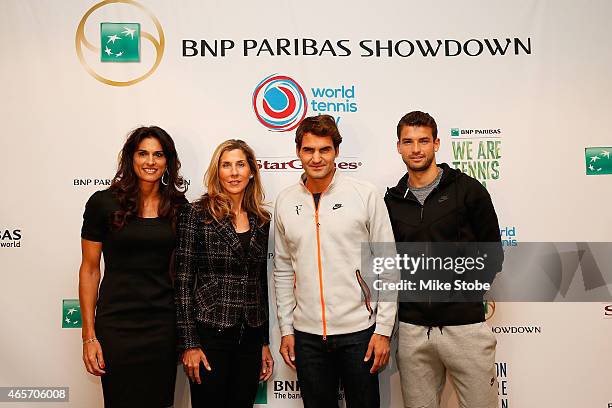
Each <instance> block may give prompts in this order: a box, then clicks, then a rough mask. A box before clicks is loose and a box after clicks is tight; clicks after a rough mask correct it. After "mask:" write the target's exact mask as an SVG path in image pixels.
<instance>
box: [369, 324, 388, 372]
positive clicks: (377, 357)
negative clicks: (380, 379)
mask: <svg viewBox="0 0 612 408" xmlns="http://www.w3.org/2000/svg"><path fill="white" fill-rule="evenodd" d="M390 349H391V348H390V346H389V337H387V336H383V335H381V334H376V333H374V334H373V335H372V338H371V339H370V343H369V344H368V351H367V352H366V355H365V358H364V359H363V361H370V358H371V357H372V353H373V354H374V364H372V368H371V369H370V374H374V373H376V372H377V371H378V370H379V369H380V368H381V367H383V366H384V365H385V364H387V363H388V362H389V353H390Z"/></svg>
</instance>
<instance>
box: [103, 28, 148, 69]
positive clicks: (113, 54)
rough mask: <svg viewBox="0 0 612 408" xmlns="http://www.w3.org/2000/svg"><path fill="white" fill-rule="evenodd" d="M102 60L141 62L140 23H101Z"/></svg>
mask: <svg viewBox="0 0 612 408" xmlns="http://www.w3.org/2000/svg"><path fill="white" fill-rule="evenodd" d="M100 39H101V43H102V44H101V47H100V49H101V50H102V53H101V56H100V60H101V61H102V62H140V24H139V23H101V24H100Z"/></svg>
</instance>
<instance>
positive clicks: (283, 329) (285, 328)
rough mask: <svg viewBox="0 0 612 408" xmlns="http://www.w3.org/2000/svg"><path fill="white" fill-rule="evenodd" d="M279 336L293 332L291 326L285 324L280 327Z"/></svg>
mask: <svg viewBox="0 0 612 408" xmlns="http://www.w3.org/2000/svg"><path fill="white" fill-rule="evenodd" d="M280 332H281V337H283V336H287V335H289V334H293V326H290V325H287V326H283V327H281V328H280Z"/></svg>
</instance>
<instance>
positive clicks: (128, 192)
mask: <svg viewBox="0 0 612 408" xmlns="http://www.w3.org/2000/svg"><path fill="white" fill-rule="evenodd" d="M150 137H151V138H155V139H157V140H158V141H159V143H160V144H161V146H162V149H163V150H164V156H165V157H166V166H167V167H166V168H167V173H166V174H165V175H164V178H167V185H164V183H160V184H159V194H160V201H159V208H158V216H159V217H161V218H170V219H172V221H173V223H174V220H175V219H176V215H177V212H178V210H179V207H180V206H181V205H182V204H184V202H185V191H187V184H186V183H185V180H184V179H183V177H182V176H181V175H180V174H179V170H180V168H181V162H180V161H179V159H178V155H177V153H176V147H175V146H174V141H173V140H172V138H171V137H170V135H169V134H168V133H167V132H166V131H165V130H164V129H162V128H160V127H158V126H141V127H139V128H136V129H134V130H133V131H132V132H130V134H129V135H128V137H127V140H126V142H125V144H124V145H123V148H122V149H121V152H120V153H119V165H118V166H117V173H116V174H115V177H114V178H113V182H112V183H111V186H110V188H109V190H110V191H112V192H113V194H114V196H115V197H116V198H117V200H118V201H119V207H120V208H119V210H117V211H115V212H114V213H113V220H112V223H113V227H114V228H116V229H121V228H123V227H124V226H125V224H126V223H127V222H129V219H130V217H133V216H136V215H137V214H138V208H139V204H140V187H139V180H138V176H137V175H136V173H135V172H134V165H133V160H134V152H135V151H136V149H137V148H138V145H139V144H140V142H141V141H142V140H143V139H147V138H150Z"/></svg>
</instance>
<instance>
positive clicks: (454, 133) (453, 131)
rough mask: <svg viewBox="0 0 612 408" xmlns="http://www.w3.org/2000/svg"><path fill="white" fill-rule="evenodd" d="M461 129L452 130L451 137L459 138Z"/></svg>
mask: <svg viewBox="0 0 612 408" xmlns="http://www.w3.org/2000/svg"><path fill="white" fill-rule="evenodd" d="M460 132H461V129H459V128H451V136H452V137H457V136H459V135H460Z"/></svg>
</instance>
